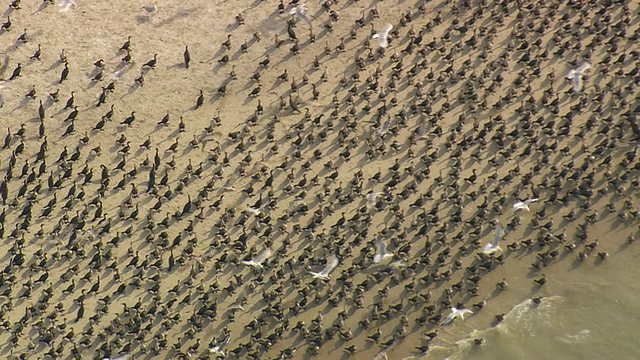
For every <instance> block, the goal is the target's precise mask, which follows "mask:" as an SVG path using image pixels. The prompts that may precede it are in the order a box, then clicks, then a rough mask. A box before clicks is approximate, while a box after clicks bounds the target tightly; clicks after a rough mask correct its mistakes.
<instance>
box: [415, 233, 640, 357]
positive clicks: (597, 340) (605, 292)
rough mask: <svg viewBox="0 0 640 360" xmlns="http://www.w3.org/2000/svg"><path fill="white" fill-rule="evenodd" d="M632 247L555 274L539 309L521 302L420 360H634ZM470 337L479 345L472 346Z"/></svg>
mask: <svg viewBox="0 0 640 360" xmlns="http://www.w3.org/2000/svg"><path fill="white" fill-rule="evenodd" d="M633 246H634V245H631V246H630V248H629V249H627V250H625V254H620V255H619V256H617V257H616V258H615V261H610V260H613V259H611V258H609V259H607V260H606V261H605V262H602V264H600V265H596V264H595V263H593V262H592V263H591V264H590V265H588V266H586V268H585V269H583V270H581V271H568V272H566V273H565V275H564V276H563V275H561V274H558V273H555V274H554V284H555V285H554V292H555V293H557V295H553V296H547V297H544V298H543V302H542V303H541V304H540V305H535V304H533V302H532V301H531V300H525V301H523V302H521V303H520V304H518V305H516V306H515V307H513V309H512V310H511V311H510V312H508V313H507V315H506V317H505V319H504V321H503V322H502V323H501V324H499V325H497V326H495V327H489V328H485V329H479V330H474V331H472V332H471V333H468V334H466V335H464V336H463V337H462V338H457V339H455V338H454V337H453V336H451V338H450V339H440V340H441V341H442V340H444V341H442V343H439V344H437V345H436V344H434V346H433V347H432V348H431V350H430V352H429V354H428V355H427V356H426V357H425V358H424V359H449V360H463V359H465V360H466V359H473V360H484V359H487V360H489V359H491V360H495V359H523V360H526V359H640V339H639V338H638V337H637V331H638V329H639V328H640V319H639V318H638V317H639V316H640V315H639V314H640V302H639V301H637V294H638V290H639V288H640V285H639V284H640V281H639V280H638V279H639V277H640V269H639V268H638V266H637V265H636V258H637V256H636V255H634V254H633V253H638V250H636V249H631V247H633ZM483 311H484V310H483ZM456 325H457V326H461V324H460V323H458V324H455V325H454V326H456ZM462 326H463V325H462ZM475 338H483V339H484V340H485V343H484V344H483V345H481V346H477V345H475V344H474V343H473V339H475Z"/></svg>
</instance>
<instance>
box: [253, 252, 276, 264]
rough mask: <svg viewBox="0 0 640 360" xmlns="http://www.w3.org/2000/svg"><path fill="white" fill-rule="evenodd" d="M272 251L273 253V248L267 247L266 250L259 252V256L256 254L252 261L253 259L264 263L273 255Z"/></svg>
mask: <svg viewBox="0 0 640 360" xmlns="http://www.w3.org/2000/svg"><path fill="white" fill-rule="evenodd" d="M271 253H272V252H271V249H266V250H264V251H262V252H261V253H260V254H258V256H256V257H254V258H253V259H251V261H253V262H254V263H256V264H262V263H263V262H265V261H266V260H267V259H268V258H270V257H271Z"/></svg>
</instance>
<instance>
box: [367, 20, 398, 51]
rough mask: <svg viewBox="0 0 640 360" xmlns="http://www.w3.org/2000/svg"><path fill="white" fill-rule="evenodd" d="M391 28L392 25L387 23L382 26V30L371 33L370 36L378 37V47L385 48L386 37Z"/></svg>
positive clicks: (387, 42)
mask: <svg viewBox="0 0 640 360" xmlns="http://www.w3.org/2000/svg"><path fill="white" fill-rule="evenodd" d="M391 29H393V25H391V24H387V26H385V27H384V30H382V31H381V32H379V33H377V34H373V35H372V36H371V38H372V39H378V43H379V45H380V47H382V48H386V47H387V46H389V40H388V38H389V33H390V32H391Z"/></svg>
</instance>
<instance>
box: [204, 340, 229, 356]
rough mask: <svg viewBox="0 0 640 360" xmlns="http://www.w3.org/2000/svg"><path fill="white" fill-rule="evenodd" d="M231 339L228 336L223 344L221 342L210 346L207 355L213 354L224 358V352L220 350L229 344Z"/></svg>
mask: <svg viewBox="0 0 640 360" xmlns="http://www.w3.org/2000/svg"><path fill="white" fill-rule="evenodd" d="M230 339H231V337H230V336H227V337H226V338H225V339H224V341H223V342H221V343H220V344H217V345H215V346H210V347H209V353H211V354H214V355H215V356H222V357H225V356H227V355H226V354H225V352H224V350H222V348H223V347H224V346H226V345H227V344H228V343H229V340H230ZM209 345H211V344H209Z"/></svg>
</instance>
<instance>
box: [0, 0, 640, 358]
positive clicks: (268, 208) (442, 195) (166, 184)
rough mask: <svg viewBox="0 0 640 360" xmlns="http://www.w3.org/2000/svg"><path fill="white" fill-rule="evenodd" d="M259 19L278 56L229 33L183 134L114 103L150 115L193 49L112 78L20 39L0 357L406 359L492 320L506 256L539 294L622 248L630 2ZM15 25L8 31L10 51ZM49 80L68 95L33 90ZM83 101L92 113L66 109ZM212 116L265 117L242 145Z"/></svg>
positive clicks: (7, 156)
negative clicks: (25, 50)
mask: <svg viewBox="0 0 640 360" xmlns="http://www.w3.org/2000/svg"><path fill="white" fill-rule="evenodd" d="M68 4H75V3H73V2H69V1H67V2H65V5H64V6H65V7H64V9H65V11H67V12H73V11H75V10H76V6H71V5H68ZM219 6H225V5H219ZM251 6H254V7H256V8H268V10H266V12H271V11H273V15H272V17H273V18H272V19H270V20H269V21H274V22H278V24H279V25H278V26H279V27H278V30H277V31H276V32H277V35H276V34H271V35H273V36H274V41H273V42H269V39H267V35H268V34H266V33H264V32H260V31H249V33H252V34H251V36H250V38H248V39H246V40H245V41H244V42H241V43H237V42H236V40H235V38H236V35H234V33H233V31H238V34H241V31H243V29H245V28H247V27H249V28H251V23H252V21H256V22H258V21H261V20H258V19H255V20H254V19H253V18H250V16H247V14H246V13H245V12H244V11H243V13H244V15H243V13H240V14H238V15H237V16H236V17H235V21H234V24H233V26H232V27H231V28H233V29H235V30H233V31H232V32H231V33H229V34H225V35H224V37H223V38H224V39H225V40H224V41H221V44H220V50H219V51H218V53H216V58H215V59H216V60H217V61H216V62H217V64H216V66H215V73H214V74H215V76H214V78H215V79H217V80H216V81H219V82H218V83H216V84H215V85H213V89H214V90H212V91H211V92H212V93H213V94H212V97H211V101H208V100H207V99H208V97H209V95H210V94H209V91H208V90H205V89H195V90H194V89H187V90H185V89H180V91H178V89H176V92H179V93H181V94H185V93H188V92H189V91H191V92H192V93H194V94H197V96H195V99H194V98H190V99H185V100H180V101H181V102H180V104H182V106H183V108H184V109H185V111H184V112H183V113H181V114H180V115H179V116H178V117H179V119H176V115H175V114H172V113H164V112H158V111H157V110H156V109H153V108H149V109H146V110H145V109H141V108H143V106H140V107H139V108H137V109H128V108H127V109H123V108H121V107H120V104H119V102H118V98H117V97H116V95H117V94H123V93H126V92H127V91H129V92H135V91H143V90H142V88H143V87H144V90H145V91H149V90H147V89H152V90H151V91H153V89H154V86H160V84H159V83H160V82H162V81H163V80H161V78H160V77H159V76H155V75H157V74H162V73H163V72H164V73H166V74H164V75H163V77H164V78H165V79H166V78H169V77H171V76H176V77H177V76H178V75H175V74H180V76H187V78H188V76H189V74H190V73H192V72H193V71H195V70H194V67H203V66H208V65H206V63H204V61H200V60H199V58H202V57H205V55H204V53H205V52H206V49H200V48H196V47H194V46H193V45H192V46H191V47H189V45H185V48H184V52H183V53H182V54H179V55H180V57H181V58H182V59H183V63H182V64H181V65H180V66H179V67H177V68H176V67H174V68H169V67H166V68H165V67H164V65H162V66H161V65H160V64H162V62H163V59H167V58H168V57H169V56H170V55H169V54H167V53H164V52H163V50H162V49H156V50H155V51H157V54H154V55H153V56H150V57H148V58H146V59H144V60H143V61H142V62H141V63H137V62H136V59H139V54H138V53H139V52H140V50H139V49H140V48H143V46H144V45H143V44H141V43H139V42H136V41H137V40H136V36H130V37H128V39H126V40H125V39H123V43H118V44H117V45H116V44H113V52H114V54H115V56H117V59H118V62H119V64H118V65H117V67H116V69H117V70H116V71H115V72H114V74H112V75H110V70H108V69H109V67H108V64H107V63H108V61H104V60H103V59H96V61H95V63H93V64H90V65H87V64H75V63H73V58H71V57H69V56H68V54H67V53H66V52H65V51H64V50H62V49H48V48H47V47H46V45H45V44H42V46H41V45H40V44H34V42H33V41H30V35H29V34H28V33H27V30H26V29H25V31H24V33H23V35H21V36H20V37H19V38H18V40H17V42H18V43H20V44H21V46H33V47H34V53H33V55H32V56H31V57H30V58H28V59H17V60H16V59H14V60H12V61H13V65H12V66H13V70H12V72H10V73H11V75H10V76H5V79H6V80H5V82H4V83H3V85H1V89H0V92H1V93H2V95H3V108H1V109H0V119H2V120H1V121H0V124H10V125H9V126H8V128H7V133H6V136H5V139H4V142H2V143H1V145H2V147H1V150H0V174H3V175H2V176H1V177H2V180H1V181H0V201H1V207H0V238H1V239H2V244H1V245H0V247H1V249H2V250H3V251H2V253H3V254H6V255H4V256H3V259H4V260H5V261H4V263H5V264H6V266H5V267H4V269H3V270H2V272H1V273H0V299H1V301H0V326H1V328H2V330H3V331H2V333H1V334H0V340H2V341H3V343H5V344H6V346H4V347H3V349H2V350H0V356H2V357H3V358H10V359H13V358H17V359H35V358H43V359H48V358H52V359H57V358H77V359H82V358H86V357H91V358H96V359H105V358H108V359H113V360H115V359H146V358H148V359H151V358H167V359H169V358H171V359H181V358H183V359H187V358H199V359H207V358H229V359H274V358H275V359H287V358H312V357H318V358H326V357H329V356H336V355H335V354H337V356H338V357H344V358H347V357H353V358H362V357H376V358H382V357H385V356H387V355H388V354H390V352H391V351H395V349H404V350H398V353H407V354H410V353H413V354H414V355H420V354H424V353H427V352H428V351H429V346H430V344H432V343H433V342H437V341H438V330H439V329H440V328H441V327H442V326H455V323H456V322H457V321H461V320H464V319H465V315H467V319H468V318H469V316H474V315H476V314H477V313H478V312H480V311H491V304H490V301H488V300H489V299H488V296H484V295H485V294H488V293H490V292H491V291H498V292H504V291H507V290H508V284H507V279H506V278H505V279H503V280H502V281H500V282H497V283H496V282H491V281H489V280H486V279H487V278H492V277H493V275H492V273H493V272H494V271H495V272H496V273H501V274H506V273H508V269H509V268H510V262H509V258H510V257H516V256H517V257H520V258H522V257H526V258H530V259H531V261H532V264H531V268H532V270H531V271H532V274H533V275H532V277H533V282H534V284H535V286H539V287H541V286H545V284H546V283H547V281H550V280H551V279H548V278H547V277H546V276H545V275H544V274H542V273H541V271H542V270H543V269H545V268H547V267H550V266H554V264H555V263H556V262H559V261H561V260H563V259H565V258H567V257H569V258H571V259H575V261H576V262H578V263H580V262H583V261H590V258H591V257H592V256H593V257H595V258H596V260H595V261H603V260H604V259H606V258H607V256H608V255H609V254H608V252H607V249H608V248H609V249H610V248H611V247H613V246H617V244H616V243H613V242H612V241H614V240H609V239H597V238H595V237H593V236H592V235H591V234H592V233H593V232H594V230H593V229H595V228H597V227H599V226H601V225H600V224H605V223H613V224H615V226H616V229H617V230H616V231H617V232H618V233H619V234H627V235H628V237H627V238H625V241H628V242H629V243H632V242H633V241H635V239H636V237H637V236H638V223H639V221H640V211H639V208H638V206H637V201H638V194H640V193H639V192H638V189H639V188H640V181H639V178H640V177H639V176H638V175H639V172H640V160H639V158H638V148H639V146H640V122H639V121H638V114H639V113H640V103H639V102H638V96H637V93H638V92H637V88H638V86H639V85H640V61H639V60H638V59H639V58H640V57H639V56H638V50H637V48H634V46H635V44H637V43H638V41H639V40H640V24H639V23H638V21H637V19H638V16H637V15H638V9H637V5H633V4H632V2H631V1H613V0H602V1H595V0H594V1H569V2H559V1H547V2H544V4H543V3H540V2H538V1H522V0H519V1H491V0H478V1H470V0H466V1H457V2H449V1H447V2H438V1H425V0H418V1H417V2H416V1H413V0H412V1H409V2H404V3H401V5H396V4H388V3H387V2H382V1H380V2H374V3H373V4H363V2H361V1H358V0H354V1H348V2H347V1H339V0H325V1H323V2H321V3H320V4H318V3H317V2H310V3H308V4H303V3H302V2H300V1H297V0H293V1H291V3H288V4H287V3H284V2H283V1H282V0H280V1H279V2H277V1H269V0H265V1H260V2H256V3H255V4H253V5H251ZM634 6H635V7H634ZM400 7H404V9H400ZM20 9H21V3H20V1H19V0H14V1H13V2H12V3H11V5H10V9H9V10H10V11H9V12H17V11H25V10H20ZM43 11H46V9H45V10H43ZM146 11H148V12H151V11H149V10H146ZM162 11H163V9H157V8H156V7H155V6H154V7H153V13H154V14H155V15H154V16H157V17H161V16H162ZM247 11H249V9H247ZM222 12H224V11H222ZM14 19H15V18H14ZM19 25H20V24H18V23H13V22H12V20H11V18H10V17H9V18H8V19H7V22H6V23H5V24H4V25H3V26H2V33H1V34H0V40H2V39H3V38H4V39H7V38H10V37H12V36H14V35H13V34H14V31H13V30H14V29H15V28H20V26H19ZM303 34H308V35H303ZM209 35H210V34H209ZM239 36H241V35H239ZM232 39H234V40H232ZM2 41H7V40H2ZM10 41H13V38H11V39H10ZM120 44H122V45H120ZM235 49H238V53H239V54H243V53H248V54H251V55H252V56H253V57H254V58H258V59H259V60H260V61H256V62H255V63H254V62H240V61H239V60H238V59H237V57H236V56H235V55H233V53H232V52H233V51H235ZM263 49H264V50H263ZM43 52H47V53H48V54H51V53H52V52H55V53H57V54H59V55H58V56H57V57H58V59H57V60H56V61H54V62H53V63H48V62H47V61H49V60H47V59H50V56H49V57H46V56H43V55H42V54H43ZM192 59H193V61H192ZM567 59H568V60H567ZM7 61H8V60H5V61H4V62H3V67H5V68H6V67H7V66H10V65H9V64H8V63H7ZM27 63H29V64H31V65H29V67H27V66H26V65H25V64H27ZM40 63H42V64H43V65H44V69H43V70H39V68H37V67H36V65H37V64H40ZM293 63H296V64H302V66H303V67H304V70H302V71H298V70H296V69H297V67H294V66H289V64H293ZM336 63H338V64H339V65H337V66H336ZM34 64H35V65H34ZM203 64H204V65H203ZM49 66H50V69H49V70H46V68H47V67H49ZM83 66H84V67H87V66H89V67H93V70H91V71H90V72H87V73H88V75H86V74H85V75H83V73H82V72H81V71H74V69H79V68H80V67H83ZM330 66H331V70H329V67H330ZM34 67H35V69H34ZM59 67H62V70H61V71H60V76H59V77H57V79H56V82H55V83H54V84H53V85H52V86H53V87H54V88H56V89H57V90H51V91H50V92H49V91H45V92H42V91H41V90H42V89H41V88H38V87H36V86H35V85H30V84H29V85H25V82H24V81H22V80H23V79H24V78H29V79H32V78H34V77H37V76H44V74H48V72H49V71H51V69H59ZM125 69H135V71H134V73H135V74H136V75H137V74H139V76H136V77H135V78H133V79H129V78H128V76H126V75H125V72H124V71H123V70H125ZM336 69H340V70H336ZM30 72H32V73H30ZM330 73H331V74H330ZM227 74H228V75H227ZM556 74H562V75H560V76H556ZM151 75H154V76H151ZM82 76H87V78H86V79H84V80H86V81H89V82H91V83H94V84H99V86H100V87H101V88H102V91H101V92H100V94H99V95H98V97H97V99H95V100H92V101H86V102H85V103H82V102H80V101H78V100H76V95H77V94H80V93H83V92H87V90H86V89H81V88H77V89H75V90H70V91H69V92H67V93H65V92H64V91H60V88H61V87H64V86H65V84H68V82H69V79H71V78H74V77H78V78H79V77H82ZM21 81H22V82H21ZM25 81H27V80H25ZM127 81H128V83H127ZM20 84H22V85H21V86H28V87H27V88H26V89H27V91H24V92H23V93H22V94H26V96H25V95H22V94H20V96H19V97H18V98H19V99H18V100H16V96H14V95H15V93H16V92H17V91H18V90H17V88H18V87H19V85H20ZM127 88H128V89H127ZM263 88H264V90H265V91H263ZM267 88H268V89H269V90H268V91H266V89H267ZM249 89H251V90H249ZM67 96H68V97H67ZM65 97H66V100H65ZM222 101H227V102H229V101H235V103H237V104H240V105H239V106H241V107H243V108H246V107H251V108H252V109H253V108H255V110H252V111H251V112H252V114H251V115H250V116H249V117H247V118H246V119H243V120H241V121H238V120H237V119H238V115H237V113H238V111H237V110H226V111H220V110H216V106H217V104H219V103H220V102H222ZM14 106H15V107H14ZM11 109H19V110H18V111H22V112H24V113H26V114H31V115H29V116H31V117H30V118H24V119H16V118H15V117H13V115H12V112H11V111H12V110H11ZM13 111H16V110H13ZM98 113H99V115H96V114H98ZM212 114H213V115H212ZM9 117H11V120H6V119H8V118H9ZM92 118H93V120H92ZM151 118H155V119H157V121H156V120H154V124H153V126H149V125H148V124H149V120H148V119H151ZM205 118H206V119H207V120H203V119H205ZM142 119H146V123H142V124H141V121H143V120H142ZM163 129H168V130H166V131H164V130H163ZM171 129H174V130H175V131H173V132H171V133H170V135H166V136H164V135H163V136H160V135H159V134H167V133H168V131H170V130H171ZM136 141H139V143H136ZM483 244H484V245H483ZM572 254H573V255H572ZM619 256H624V254H621V255H619ZM591 261H593V260H591ZM507 276H508V275H507ZM500 277H501V278H502V276H500ZM541 301H544V299H543V298H542V297H535V298H534V303H540V302H541ZM471 309H473V310H471ZM483 309H485V310H483ZM496 312H497V315H495V320H496V321H495V323H499V322H500V321H501V320H502V319H503V318H504V314H501V313H499V311H496ZM456 319H459V320H456ZM452 322H453V323H454V324H453V325H450V323H452ZM476 340H477V341H476V343H477V344H479V345H480V344H482V343H483V340H482V339H476ZM409 343H411V344H415V343H419V345H417V346H415V347H414V346H410V347H409V348H408V347H407V346H404V345H403V344H409ZM407 349H408V350H407Z"/></svg>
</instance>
